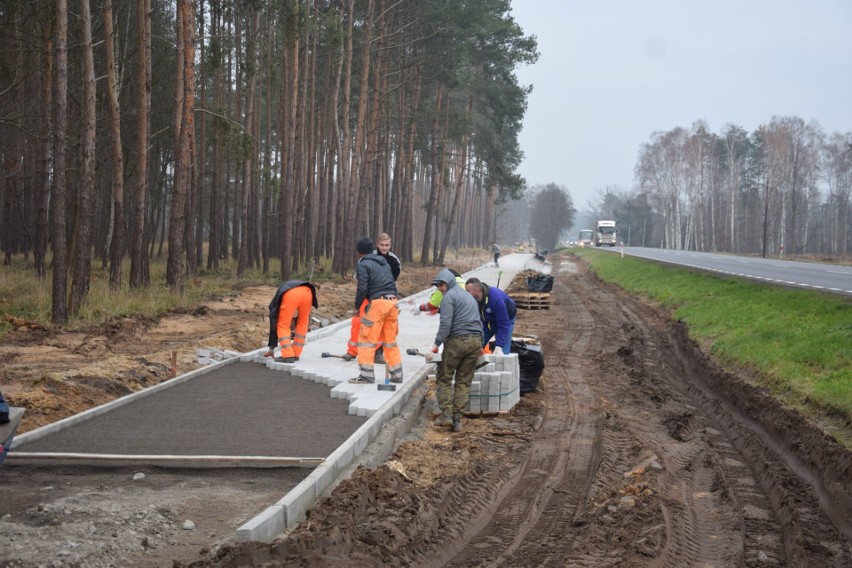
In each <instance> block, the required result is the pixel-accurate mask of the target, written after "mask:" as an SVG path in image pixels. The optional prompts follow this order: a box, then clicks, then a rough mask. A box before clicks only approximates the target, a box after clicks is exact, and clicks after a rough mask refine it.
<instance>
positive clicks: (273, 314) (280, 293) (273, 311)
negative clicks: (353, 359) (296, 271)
mask: <svg viewBox="0 0 852 568" xmlns="http://www.w3.org/2000/svg"><path fill="white" fill-rule="evenodd" d="M297 286H307V287H308V288H310V289H311V296H312V301H311V303H312V304H313V306H314V307H315V308H316V307H319V304H318V302H317V289H316V288H315V287H314V285H313V284H311V283H310V282H308V281H307V280H288V281H287V282H285V283H284V284H282V285H281V286H279V287H278V290H276V291H275V295H274V296H273V297H272V301H271V302H269V347H274V346H275V345H277V344H278V314H279V312H280V311H281V298H283V297H284V294H285V293H286V292H287V291H288V290H292V289H293V288H295V287H297Z"/></svg>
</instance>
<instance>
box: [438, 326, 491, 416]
mask: <svg viewBox="0 0 852 568" xmlns="http://www.w3.org/2000/svg"><path fill="white" fill-rule="evenodd" d="M481 352H482V336H480V335H479V334H476V333H473V334H470V335H459V336H455V337H450V338H448V339H447V341H445V342H444V351H443V353H442V354H441V364H440V365H439V366H438V382H437V384H436V385H435V398H436V399H437V400H438V406H440V407H441V410H442V411H443V412H444V414H446V415H448V416H449V415H452V416H461V415H462V413H464V407H465V406H466V405H467V399H468V397H469V396H470V383H471V382H473V372H474V371H475V370H476V362H477V360H478V359H479V355H480V353H481ZM454 376H455V380H456V381H455V386H453V377H454Z"/></svg>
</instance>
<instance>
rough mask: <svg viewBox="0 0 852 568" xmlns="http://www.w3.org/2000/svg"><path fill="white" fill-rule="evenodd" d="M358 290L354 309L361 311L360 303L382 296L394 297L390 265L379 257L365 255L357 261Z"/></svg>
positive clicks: (373, 254)
mask: <svg viewBox="0 0 852 568" xmlns="http://www.w3.org/2000/svg"><path fill="white" fill-rule="evenodd" d="M356 274H357V278H358V288H357V290H356V291H355V309H356V310H359V309H361V303H362V302H363V301H364V300H365V299H367V300H375V299H376V298H380V297H382V296H396V282H395V281H394V279H393V272H391V268H390V265H389V264H388V261H386V260H385V259H384V258H383V257H382V256H381V255H378V254H375V253H372V252H371V253H370V254H365V255H364V256H363V257H361V260H359V261H358V270H357V272H356Z"/></svg>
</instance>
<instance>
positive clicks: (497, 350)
mask: <svg viewBox="0 0 852 568" xmlns="http://www.w3.org/2000/svg"><path fill="white" fill-rule="evenodd" d="M494 354H495V355H499V356H500V357H502V356H503V348H502V347H495V348H494Z"/></svg>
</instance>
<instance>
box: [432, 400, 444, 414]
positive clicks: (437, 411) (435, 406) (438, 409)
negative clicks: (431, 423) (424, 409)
mask: <svg viewBox="0 0 852 568" xmlns="http://www.w3.org/2000/svg"><path fill="white" fill-rule="evenodd" d="M429 412H431V413H432V416H439V415H441V414H443V413H444V410H443V409H442V408H441V407H440V406H438V402H437V401H433V402H432V408H431V409H430V410H429Z"/></svg>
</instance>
